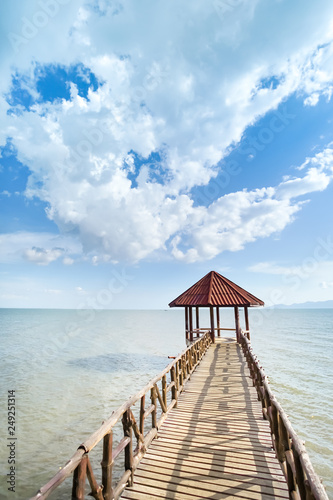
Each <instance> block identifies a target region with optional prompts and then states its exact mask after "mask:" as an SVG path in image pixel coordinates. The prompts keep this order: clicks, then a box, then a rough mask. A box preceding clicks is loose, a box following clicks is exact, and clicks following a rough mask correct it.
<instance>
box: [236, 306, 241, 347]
mask: <svg viewBox="0 0 333 500" xmlns="http://www.w3.org/2000/svg"><path fill="white" fill-rule="evenodd" d="M235 326H236V340H237V342H238V343H239V342H240V328H239V310H238V307H237V306H235Z"/></svg>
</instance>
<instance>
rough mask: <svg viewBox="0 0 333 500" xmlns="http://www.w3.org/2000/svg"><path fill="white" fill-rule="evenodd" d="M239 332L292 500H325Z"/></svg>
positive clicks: (308, 460) (253, 356)
mask: <svg viewBox="0 0 333 500" xmlns="http://www.w3.org/2000/svg"><path fill="white" fill-rule="evenodd" d="M244 333H245V332H243V331H242V332H241V335H240V344H241V346H242V349H243V352H244V356H245V358H246V360H247V364H248V367H249V370H250V373H251V377H252V380H253V385H254V386H255V387H256V389H257V393H258V400H259V401H261V404H262V411H263V416H264V418H265V419H266V420H268V421H269V424H270V428H271V435H272V442H273V447H274V450H275V452H276V456H277V458H278V460H279V462H280V465H281V468H282V471H283V473H284V475H285V478H286V481H287V484H288V489H289V498H291V499H292V500H312V499H316V500H328V496H327V493H326V491H325V488H324V486H323V485H322V483H321V481H320V479H319V477H318V476H317V474H316V473H315V471H314V469H313V466H312V464H311V462H310V458H309V455H308V454H307V451H306V449H305V446H304V444H303V442H302V441H301V440H300V439H299V437H298V436H297V434H296V432H295V431H294V429H293V428H292V426H291V423H290V421H289V419H288V417H287V415H286V413H285V412H284V410H283V409H282V407H281V405H280V404H279V403H278V402H277V400H276V398H275V396H274V394H273V393H272V391H271V389H270V387H269V384H268V382H267V380H266V375H265V373H264V371H263V369H262V367H261V366H260V365H259V362H258V359H257V357H256V356H255V355H254V354H253V352H252V347H251V343H250V341H249V340H248V339H247V338H246V336H245V335H244Z"/></svg>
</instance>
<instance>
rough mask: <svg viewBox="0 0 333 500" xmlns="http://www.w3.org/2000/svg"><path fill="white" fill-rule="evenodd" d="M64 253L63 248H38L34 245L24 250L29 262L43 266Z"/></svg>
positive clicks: (24, 255)
mask: <svg viewBox="0 0 333 500" xmlns="http://www.w3.org/2000/svg"><path fill="white" fill-rule="evenodd" d="M63 254H64V249H63V248H50V249H45V248H38V247H32V248H28V249H26V250H25V251H24V252H23V257H24V258H25V259H26V260H28V261H29V262H33V263H34V264H39V265H41V266H47V264H50V262H53V261H54V260H57V259H59V257H61V256H62V255H63Z"/></svg>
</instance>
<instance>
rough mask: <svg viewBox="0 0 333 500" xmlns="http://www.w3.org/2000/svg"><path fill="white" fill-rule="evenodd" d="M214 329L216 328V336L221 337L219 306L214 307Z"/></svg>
mask: <svg viewBox="0 0 333 500" xmlns="http://www.w3.org/2000/svg"><path fill="white" fill-rule="evenodd" d="M216 328H217V336H218V337H221V332H220V308H219V306H216Z"/></svg>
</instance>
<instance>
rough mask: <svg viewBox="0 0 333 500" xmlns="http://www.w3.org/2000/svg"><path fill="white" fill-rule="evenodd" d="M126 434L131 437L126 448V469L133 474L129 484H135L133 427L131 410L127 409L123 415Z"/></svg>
mask: <svg viewBox="0 0 333 500" xmlns="http://www.w3.org/2000/svg"><path fill="white" fill-rule="evenodd" d="M123 428H124V436H125V437H128V438H129V439H130V441H129V443H128V444H127V445H126V448H125V470H130V471H131V476H130V477H129V479H128V486H132V484H133V429H132V422H131V415H130V410H126V411H125V413H124V415H123Z"/></svg>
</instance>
